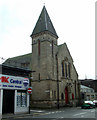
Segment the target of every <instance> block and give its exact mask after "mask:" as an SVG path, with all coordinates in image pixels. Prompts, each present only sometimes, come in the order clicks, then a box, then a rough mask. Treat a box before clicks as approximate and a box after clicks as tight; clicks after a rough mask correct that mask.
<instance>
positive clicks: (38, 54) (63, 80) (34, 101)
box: [3, 6, 80, 108]
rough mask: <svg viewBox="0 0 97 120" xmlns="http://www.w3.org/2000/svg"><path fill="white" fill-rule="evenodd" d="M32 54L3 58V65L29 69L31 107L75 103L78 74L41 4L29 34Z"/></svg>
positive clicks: (77, 97)
mask: <svg viewBox="0 0 97 120" xmlns="http://www.w3.org/2000/svg"><path fill="white" fill-rule="evenodd" d="M30 37H31V38H32V53H29V54H25V55H22V56H17V57H13V58H9V59H7V60H6V61H5V62H4V63H3V64H6V65H10V66H15V67H20V68H24V69H29V68H30V69H32V70H33V71H35V72H33V73H32V77H31V78H32V79H31V86H32V95H31V105H32V107H38V108H39V107H40V108H52V107H58V108H59V107H60V106H77V105H78V103H79V99H80V91H79V90H80V89H79V82H78V73H77V71H76V69H75V66H74V64H73V59H72V56H71V54H70V52H69V49H68V47H67V45H66V43H63V44H61V45H58V44H57V42H58V35H57V33H56V30H55V28H54V26H53V24H52V21H51V19H50V17H49V15H48V12H47V10H46V8H45V6H43V9H42V11H41V14H40V16H39V18H38V21H37V23H36V25H35V28H34V30H33V32H32V34H31V36H30Z"/></svg>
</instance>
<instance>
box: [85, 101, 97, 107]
mask: <svg viewBox="0 0 97 120" xmlns="http://www.w3.org/2000/svg"><path fill="white" fill-rule="evenodd" d="M85 103H88V104H89V105H90V106H91V107H92V108H95V107H96V106H95V103H94V102H93V101H85Z"/></svg>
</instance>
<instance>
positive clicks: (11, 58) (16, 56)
mask: <svg viewBox="0 0 97 120" xmlns="http://www.w3.org/2000/svg"><path fill="white" fill-rule="evenodd" d="M30 54H31V53H27V54H24V55H19V56H15V57H12V58H8V59H14V58H19V57H23V56H26V55H30Z"/></svg>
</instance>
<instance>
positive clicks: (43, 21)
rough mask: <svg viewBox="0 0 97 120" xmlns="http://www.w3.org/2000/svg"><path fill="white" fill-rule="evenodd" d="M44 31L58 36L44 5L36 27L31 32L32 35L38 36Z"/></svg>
mask: <svg viewBox="0 0 97 120" xmlns="http://www.w3.org/2000/svg"><path fill="white" fill-rule="evenodd" d="M44 32H45V33H48V34H51V35H53V36H54V37H56V38H58V35H57V33H56V31H55V29H54V26H53V24H52V21H51V19H50V17H49V15H48V13H47V10H46V8H45V6H43V9H42V11H41V14H40V16H39V19H38V21H37V23H36V25H35V28H34V30H33V32H32V34H31V37H34V36H37V35H39V34H40V33H44Z"/></svg>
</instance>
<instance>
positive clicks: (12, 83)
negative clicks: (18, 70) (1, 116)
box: [0, 74, 29, 89]
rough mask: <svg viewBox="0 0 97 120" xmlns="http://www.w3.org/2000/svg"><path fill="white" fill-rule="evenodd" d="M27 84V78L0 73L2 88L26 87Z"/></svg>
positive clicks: (0, 85)
mask: <svg viewBox="0 0 97 120" xmlns="http://www.w3.org/2000/svg"><path fill="white" fill-rule="evenodd" d="M28 85H29V79H28V78H24V77H17V76H10V75H3V74H0V87H2V88H14V89H16V88H17V89H26V88H27V86H28Z"/></svg>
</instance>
